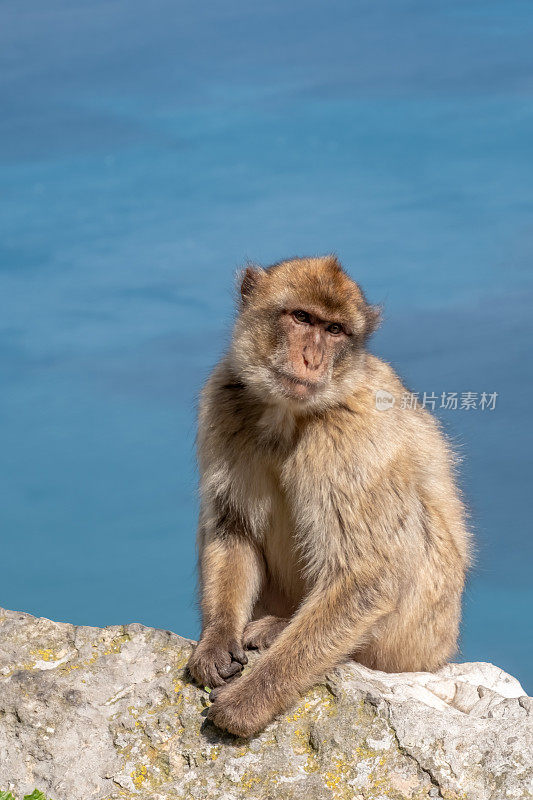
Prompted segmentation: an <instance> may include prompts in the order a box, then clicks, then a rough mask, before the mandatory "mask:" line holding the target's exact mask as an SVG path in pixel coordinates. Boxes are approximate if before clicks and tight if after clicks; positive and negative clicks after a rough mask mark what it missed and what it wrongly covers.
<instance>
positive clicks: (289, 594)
mask: <svg viewBox="0 0 533 800" xmlns="http://www.w3.org/2000/svg"><path fill="white" fill-rule="evenodd" d="M270 511H271V513H270V518H269V521H268V524H267V526H266V528H265V532H264V537H263V553H264V557H265V561H266V565H267V577H268V579H269V584H270V588H271V589H272V590H273V591H274V592H276V591H277V592H278V593H279V595H280V601H282V602H285V604H286V605H287V606H288V613H292V610H294V608H295V607H296V606H297V605H298V604H299V602H300V601H301V600H302V598H303V597H304V595H305V593H306V582H305V579H304V577H303V574H302V558H301V552H300V550H299V548H298V543H297V540H296V536H295V525H294V519H293V514H292V511H291V509H290V507H289V504H288V503H287V501H286V498H285V496H284V494H283V492H282V491H281V490H280V489H279V488H278V487H277V486H275V487H274V489H273V493H272V502H271V509H270Z"/></svg>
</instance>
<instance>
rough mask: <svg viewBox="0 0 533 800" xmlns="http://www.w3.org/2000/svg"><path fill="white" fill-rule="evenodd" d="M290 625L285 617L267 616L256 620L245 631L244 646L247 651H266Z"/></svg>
mask: <svg viewBox="0 0 533 800" xmlns="http://www.w3.org/2000/svg"><path fill="white" fill-rule="evenodd" d="M288 624H289V620H288V619H287V618H285V617H274V616H271V615H267V616H266V617H261V618H260V619H254V620H253V621H252V622H249V623H248V625H247V626H246V628H245V629H244V634H243V637H242V646H243V647H244V648H245V649H247V650H248V649H257V650H266V649H267V647H270V645H271V644H272V642H273V641H274V640H275V639H276V638H277V637H278V636H279V635H280V633H281V632H282V631H283V630H285V628H286V627H287V625H288Z"/></svg>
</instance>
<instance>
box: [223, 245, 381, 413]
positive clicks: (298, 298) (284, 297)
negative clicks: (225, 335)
mask: <svg viewBox="0 0 533 800" xmlns="http://www.w3.org/2000/svg"><path fill="white" fill-rule="evenodd" d="M241 294H242V298H243V302H242V306H241V309H240V314H239V318H238V320H237V325H236V328H235V334H234V339H233V348H232V353H233V360H234V364H235V366H236V368H237V370H238V372H239V374H240V376H241V378H242V379H243V381H244V383H245V384H246V385H247V386H248V388H250V389H251V390H252V391H253V392H254V394H255V395H256V396H257V397H258V398H259V399H261V400H263V401H266V402H275V403H278V404H279V403H281V404H288V405H290V406H291V407H293V408H295V409H319V408H325V407H327V406H328V405H331V404H334V403H335V402H338V401H340V400H342V399H343V397H346V395H347V394H348V393H350V391H352V390H353V388H354V384H355V382H356V381H357V378H358V365H359V364H360V360H361V357H362V354H363V349H364V343H365V339H366V338H367V336H368V335H369V333H371V332H372V330H373V328H374V327H375V326H376V325H377V321H378V313H377V310H376V309H374V308H373V307H372V306H369V305H368V303H367V302H366V300H365V298H364V295H363V293H362V292H361V290H360V288H359V286H358V285H357V284H356V283H355V282H354V281H352V280H351V279H350V278H349V277H348V276H347V275H346V273H345V272H343V270H342V269H341V267H340V265H339V264H338V262H337V261H336V259H334V258H333V257H326V258H316V259H295V260H293V261H286V262H282V263H281V264H276V265H274V266H273V267H270V268H269V269H267V270H259V269H252V268H250V267H249V268H248V269H247V270H246V273H245V275H244V278H243V281H242V286H241Z"/></svg>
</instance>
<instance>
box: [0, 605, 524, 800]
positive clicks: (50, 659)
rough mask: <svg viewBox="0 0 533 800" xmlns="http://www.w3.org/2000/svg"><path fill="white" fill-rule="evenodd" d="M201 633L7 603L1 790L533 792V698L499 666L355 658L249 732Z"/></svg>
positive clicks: (155, 794)
mask: <svg viewBox="0 0 533 800" xmlns="http://www.w3.org/2000/svg"><path fill="white" fill-rule="evenodd" d="M191 648H192V643H191V642H190V641H187V640H186V639H182V638H181V637H179V636H176V635H175V634H173V633H168V632H167V631H160V630H154V629H152V628H145V627H143V626H142V625H138V624H133V625H127V626H125V627H120V626H113V627H110V628H104V629H98V628H83V627H74V626H73V625H64V624H60V623H56V622H50V621H49V620H47V619H36V618H34V617H31V616H29V615H27V614H19V613H14V612H12V611H0V686H1V690H0V790H1V789H5V790H7V789H10V790H11V791H12V792H13V793H14V794H15V795H17V796H22V795H23V794H24V793H25V792H30V791H31V790H32V789H33V788H34V787H35V786H36V787H37V788H39V789H41V790H42V791H43V792H45V794H47V795H48V796H50V797H52V798H54V800H89V798H95V800H96V798H99V799H101V800H103V798H107V799H109V800H111V799H112V800H119V798H140V799H141V800H148V798H150V800H163V798H165V800H167V798H168V800H174V799H176V800H177V798H180V800H181V799H182V798H198V800H204V798H206V799H207V798H209V799H210V800H211V799H212V800H217V799H219V800H241V798H247V800H257V799H258V798H262V799H263V800H267V798H268V799H269V798H272V800H274V799H275V800H277V799H278V798H279V799H280V800H283V798H286V799H287V800H288V799H289V798H297V799H298V800H302V798H305V800H313V799H316V798H320V799H321V798H324V799H326V798H327V799H328V800H347V798H359V800H361V799H362V798H365V800H367V799H370V798H373V799H374V800H385V798H393V799H394V798H396V799H397V800H400V798H439V797H440V798H447V799H448V800H451V799H452V798H454V799H455V798H456V799H457V800H458V799H459V798H461V799H462V800H504V798H505V799H507V798H509V800H511V798H512V800H521V799H522V798H530V797H532V796H533V794H532V778H533V710H532V709H533V701H532V699H531V698H528V697H525V696H524V692H523V691H522V688H521V686H520V684H519V683H518V681H517V680H515V679H514V678H512V677H510V676H509V675H506V674H505V673H504V672H502V670H500V669H498V668H497V667H494V666H492V665H490V664H451V665H449V666H448V667H446V668H444V669H443V670H441V671H440V672H439V673H437V674H435V675H430V674H427V673H413V674H403V675H387V674H385V673H380V672H373V671H372V670H369V669H366V668H364V667H361V666H359V665H357V664H350V665H347V666H345V667H342V668H341V669H340V670H338V671H336V672H335V673H334V674H332V675H330V676H329V677H328V679H327V680H326V681H325V682H324V683H322V684H320V685H319V686H316V687H315V688H314V689H313V690H312V691H310V692H309V693H308V694H307V696H306V697H305V698H303V699H302V701H301V702H300V704H299V705H298V706H296V707H294V708H292V709H291V710H290V711H289V712H288V713H287V714H285V715H284V716H283V717H281V718H280V719H278V720H276V721H275V722H274V723H273V724H271V725H270V726H269V727H268V728H267V729H266V730H265V731H264V732H263V733H262V734H261V735H260V736H258V737H256V738H255V739H252V740H251V741H249V742H245V741H243V740H236V739H234V738H232V737H231V736H228V735H225V734H223V733H221V732H219V731H218V730H216V729H215V728H214V727H213V726H212V725H211V724H210V723H208V722H206V720H205V719H204V716H203V714H205V708H206V706H207V704H208V698H207V694H206V693H205V692H204V691H202V690H201V689H198V688H196V687H194V686H193V685H191V684H190V683H189V682H188V681H187V677H186V674H185V670H184V667H185V664H186V662H187V658H188V656H189V653H190V652H191Z"/></svg>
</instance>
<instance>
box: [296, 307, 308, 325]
mask: <svg viewBox="0 0 533 800" xmlns="http://www.w3.org/2000/svg"><path fill="white" fill-rule="evenodd" d="M292 316H293V317H294V319H295V320H296V322H311V317H310V316H309V314H308V313H307V311H302V309H301V308H298V309H296V311H293V312H292Z"/></svg>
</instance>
